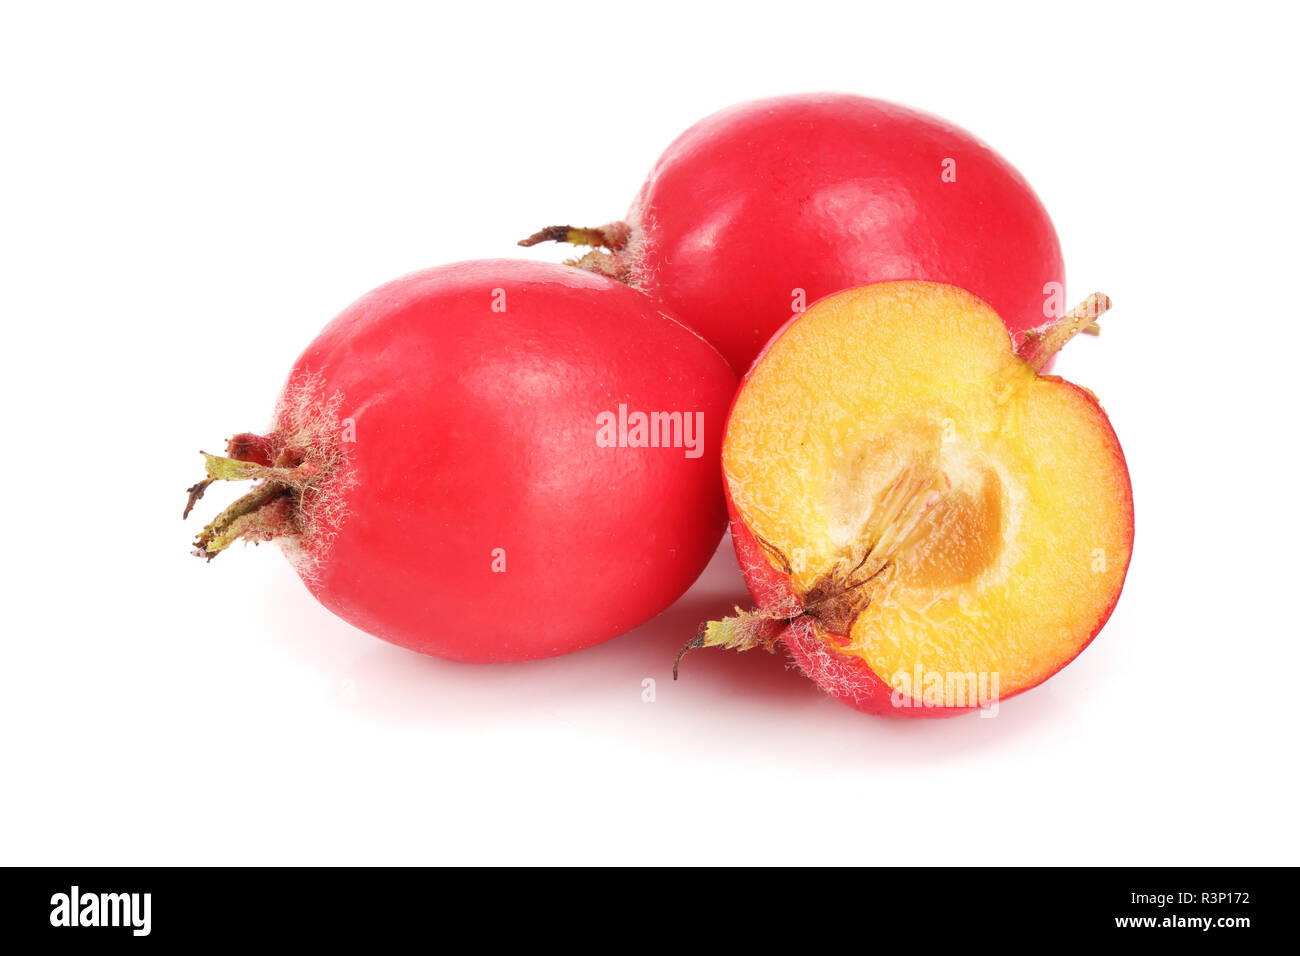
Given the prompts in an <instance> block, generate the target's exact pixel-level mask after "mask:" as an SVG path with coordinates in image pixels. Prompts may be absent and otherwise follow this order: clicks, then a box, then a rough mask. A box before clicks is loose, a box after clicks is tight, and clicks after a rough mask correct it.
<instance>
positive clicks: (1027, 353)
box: [1018, 292, 1111, 372]
mask: <svg viewBox="0 0 1300 956" xmlns="http://www.w3.org/2000/svg"><path fill="white" fill-rule="evenodd" d="M1110 305H1111V303H1110V296H1108V295H1106V294H1105V293H1102V292H1094V293H1093V294H1092V295H1090V296H1088V298H1086V299H1084V300H1083V302H1081V303H1080V304H1079V305H1076V306H1075V307H1074V308H1073V309H1071V310H1070V311H1069V312H1067V313H1065V315H1063V316H1061V317H1060V318H1059V319H1054V320H1052V321H1051V322H1048V323H1047V324H1046V325H1041V326H1039V327H1038V328H1036V329H1030V330H1029V331H1028V332H1026V333H1025V339H1024V341H1023V342H1022V343H1021V345H1020V349H1019V352H1018V354H1019V355H1020V358H1021V359H1023V360H1024V361H1025V362H1026V363H1027V364H1028V365H1029V367H1030V368H1032V369H1033V370H1034V371H1035V372H1038V371H1040V370H1041V369H1042V367H1043V366H1044V365H1046V364H1047V363H1048V362H1049V361H1050V360H1051V358H1052V356H1053V355H1055V354H1056V353H1057V352H1059V351H1061V349H1063V348H1064V347H1065V345H1066V343H1067V342H1069V341H1070V339H1072V338H1074V337H1075V336H1076V335H1078V334H1079V333H1080V332H1086V333H1088V334H1089V335H1096V334H1097V332H1098V331H1099V330H1100V327H1099V326H1097V324H1096V322H1097V318H1098V317H1099V316H1100V315H1102V314H1103V313H1104V312H1106V311H1107V310H1108V309H1110Z"/></svg>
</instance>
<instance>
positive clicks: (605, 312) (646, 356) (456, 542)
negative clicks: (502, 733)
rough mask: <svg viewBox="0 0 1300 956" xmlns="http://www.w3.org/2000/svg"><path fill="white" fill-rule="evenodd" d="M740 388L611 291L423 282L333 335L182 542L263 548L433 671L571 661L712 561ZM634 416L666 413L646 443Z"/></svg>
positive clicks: (676, 330)
mask: <svg viewBox="0 0 1300 956" xmlns="http://www.w3.org/2000/svg"><path fill="white" fill-rule="evenodd" d="M734 389H735V378H734V376H733V375H732V373H731V371H730V369H729V368H728V367H727V363H726V362H725V361H724V360H723V358H722V357H721V356H720V355H719V354H718V352H717V351H716V350H715V349H714V348H713V347H712V346H710V345H709V344H708V343H707V342H706V341H705V340H704V339H702V338H701V337H700V336H699V335H697V334H696V333H695V332H693V331H692V330H690V329H689V328H687V327H686V326H684V325H682V324H681V323H679V322H678V321H676V320H675V319H673V318H671V317H669V316H668V315H666V314H664V312H662V311H661V310H660V308H659V307H658V306H657V305H656V303H654V302H653V301H652V300H650V299H648V298H647V297H645V296H643V295H641V294H640V293H639V292H636V291H634V290H632V289H629V288H628V287H626V286H625V285H622V284H621V283H618V282H615V281H613V280H611V279H608V278H604V277H601V276H596V275H592V274H590V273H587V272H583V271H581V270H578V269H573V268H569V267H566V266H558V265H549V264H545V263H535V262H519V261H509V260H489V261H478V262H462V263H456V264H453V265H448V266H442V267H439V268H435V269H430V270H427V271H424V272H417V273H414V274H412V275H408V276H405V277H404V278H401V279H398V280H396V281H394V282H390V283H389V284H387V285H385V286H382V287H380V288H378V289H376V290H374V291H373V292H371V293H369V294H368V295H366V296H364V297H363V298H361V299H360V300H359V301H358V302H356V303H355V304H354V305H352V306H350V307H349V308H348V309H346V310H344V311H343V312H342V313H341V314H340V315H339V316H338V317H337V318H336V319H334V320H333V321H332V322H331V323H330V324H329V325H328V326H326V328H325V329H324V331H322V332H321V334H320V335H319V336H317V338H316V339H315V341H313V342H312V343H311V344H310V345H309V346H308V347H307V349H306V351H304V352H303V354H302V355H301V356H300V357H299V359H298V361H297V362H296V363H295V364H294V367H293V371H292V372H291V374H290V377H289V382H288V384H287V386H286V388H285V391H284V394H283V396H282V398H281V401H280V403H279V407H278V409H277V412H276V415H275V419H274V422H273V424H272V426H271V428H270V429H269V430H268V432H267V434H266V435H262V436H258V435H250V434H241V435H237V436H236V437H235V439H232V442H231V445H230V448H229V450H228V454H227V456H208V477H207V479H205V481H203V482H200V483H199V484H198V485H196V486H195V488H194V489H191V503H190V504H191V507H192V506H193V504H194V502H195V501H196V500H197V499H198V497H199V496H201V495H202V493H203V491H204V490H205V489H206V488H207V486H208V485H209V484H211V483H212V482H213V481H215V480H218V479H251V480H255V481H257V482H258V484H256V485H255V486H254V488H253V490H252V491H251V492H250V493H249V494H248V495H246V496H245V497H244V498H243V499H240V501H238V502H236V503H235V505H232V506H231V507H230V508H228V509H227V510H226V512H224V513H223V514H222V515H221V516H220V517H219V518H218V519H216V520H215V521H214V522H213V523H212V524H210V525H209V526H208V527H207V528H206V529H205V530H204V532H203V533H202V534H201V535H200V536H199V538H198V541H197V542H196V546H197V549H198V552H199V553H200V554H201V555H203V556H205V557H208V558H211V557H213V556H215V554H217V553H219V552H220V551H221V550H222V549H224V548H225V547H226V546H228V545H229V544H230V543H232V542H233V541H235V540H240V539H242V540H252V541H255V542H256V541H267V540H276V541H278V542H279V543H281V544H282V545H283V546H284V548H285V551H286V553H287V554H288V555H289V557H290V558H291V560H292V561H293V563H294V565H295V567H296V568H297V570H298V571H299V574H300V575H301V577H302V578H303V580H304V582H305V583H306V584H307V586H308V588H309V589H310V590H311V592H312V593H313V594H314V595H315V596H316V598H317V599H318V600H319V601H320V602H321V603H322V604H323V605H325V606H326V607H327V608H329V609H330V610H331V611H333V612H334V613H335V614H337V615H339V616H340V617H342V618H343V619H345V620H347V621H349V622H351V623H352V624H354V625H356V626H357V627H359V628H361V629H362V630H365V631H367V632H369V633H371V634H373V635H375V636H377V637H381V638H383V639H385V640H388V641H391V642H393V643H395V644H400V645H402V646H404V647H408V648H411V649H412V650H416V651H419V652H421V653H424V654H431V655H434V656H437V657H444V658H449V659H453V660H460V661H472V662H493V661H511V660H526V659H532V658H540V657H549V656H553V655H558V654H564V653H567V652H570V651H575V650H578V649H580V648H583V647H588V646H590V645H593V644H596V643H599V642H601V641H604V640H608V639H609V638H612V637H615V636H617V635H619V634H622V633H624V632H625V631H627V630H629V629H631V628H633V627H636V626H637V625H639V624H641V623H643V622H644V621H646V620H648V619H649V618H651V617H653V616H654V615H655V614H657V613H658V612H659V611H661V610H663V609H664V608H665V607H667V606H668V605H669V604H671V603H672V602H673V601H674V600H676V598H677V597H678V596H679V595H681V594H682V592H684V591H685V590H686V589H687V588H688V587H689V586H690V584H691V583H692V582H693V581H694V580H695V578H696V577H697V576H698V575H699V573H700V571H701V570H702V569H703V568H704V565H705V564H706V563H707V561H708V559H709V557H710V556H711V555H712V553H713V551H714V549H715V548H716V546H717V544H718V541H719V540H720V538H721V535H722V531H723V528H724V525H725V507H724V503H723V497H722V493H721V479H720V475H719V473H718V454H719V444H720V436H721V431H722V424H723V420H724V418H725V416H726V412H727V407H728V404H729V402H730V400H731V397H732V394H733V392H734ZM638 413H644V414H646V415H647V416H649V415H650V414H651V413H658V415H659V416H660V417H658V418H657V419H651V421H652V422H653V423H655V424H654V425H652V428H651V432H650V433H647V431H646V429H645V428H644V427H641V428H638V425H639V424H640V423H641V420H640V419H638V418H637V415H638ZM655 429H658V430H655ZM674 440H675V442H674ZM656 444H657V445H658V447H654V445H656Z"/></svg>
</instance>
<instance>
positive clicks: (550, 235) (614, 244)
mask: <svg viewBox="0 0 1300 956" xmlns="http://www.w3.org/2000/svg"><path fill="white" fill-rule="evenodd" d="M631 237H632V230H631V229H629V228H628V225H627V223H625V222H610V223H606V224H605V225H603V226H597V227H595V228H591V227H582V228H579V227H576V226H547V227H546V228H545V229H540V230H538V231H537V232H535V233H533V234H532V235H531V236H529V237H528V238H527V239H520V240H519V245H521V246H524V247H525V248H527V247H529V246H535V245H537V244H539V243H542V242H567V243H569V244H570V245H573V246H591V247H592V248H593V249H608V250H609V251H610V252H621V251H622V250H623V249H626V248H627V244H628V241H629V240H630V239H631Z"/></svg>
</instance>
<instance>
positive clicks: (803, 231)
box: [524, 93, 1066, 373]
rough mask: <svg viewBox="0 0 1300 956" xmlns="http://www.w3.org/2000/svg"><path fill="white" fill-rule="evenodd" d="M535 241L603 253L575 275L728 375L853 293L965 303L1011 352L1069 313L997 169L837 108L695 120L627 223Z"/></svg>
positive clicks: (976, 145)
mask: <svg viewBox="0 0 1300 956" xmlns="http://www.w3.org/2000/svg"><path fill="white" fill-rule="evenodd" d="M546 239H560V240H566V241H570V242H575V243H579V244H585V245H598V246H599V245H603V246H604V247H605V248H604V249H597V250H596V251H594V252H592V253H589V254H588V255H587V256H585V257H584V258H583V259H582V260H580V261H579V263H578V264H580V265H582V266H584V267H585V268H589V269H592V270H594V271H600V272H604V273H606V274H609V275H613V276H615V277H617V278H620V279H623V280H624V281H627V282H630V283H631V284H632V285H634V286H636V287H638V288H640V289H642V290H643V291H644V292H646V293H647V294H649V295H652V296H654V297H656V298H658V299H659V300H660V301H662V302H663V303H664V304H665V306H666V307H667V308H668V309H669V311H671V312H672V313H673V314H674V315H676V316H678V317H679V318H681V320H682V321H683V322H686V323H688V324H689V325H691V326H692V327H693V328H696V329H698V330H699V331H700V332H701V333H702V334H703V335H705V336H706V337H708V338H709V340H710V341H712V342H713V343H714V344H715V345H717V346H718V349H719V350H720V351H721V352H722V353H723V355H725V356H726V357H727V360H728V361H730V362H731V364H732V367H733V368H734V369H736V371H737V372H738V373H743V372H744V371H745V370H746V369H747V368H748V367H749V364H750V362H751V361H752V360H753V358H754V356H755V355H757V354H758V351H759V349H760V348H762V346H763V345H764V344H765V343H766V342H767V341H768V339H769V338H770V337H771V335H772V333H773V332H775V331H776V329H777V328H779V327H780V326H781V325H782V324H783V323H784V322H785V320H786V319H787V318H789V316H790V314H791V312H795V311H800V310H801V309H802V308H803V307H804V306H806V305H811V304H812V302H813V301H815V300H817V299H820V298H822V297H824V296H826V295H829V294H831V293H833V292H838V291H839V290H841V289H846V288H851V287H853V286H859V285H865V284H867V283H872V282H880V281H884V280H890V279H925V280H930V281H934V282H943V283H948V284H951V285H956V286H960V287H962V288H965V289H968V290H969V291H971V292H973V293H975V294H976V295H978V296H979V297H980V298H982V299H984V300H985V301H986V302H988V303H989V304H990V305H991V306H993V308H994V309H996V310H997V312H998V313H999V314H1000V315H1001V316H1002V318H1003V320H1004V321H1005V322H1006V324H1007V326H1008V328H1009V329H1010V331H1011V332H1012V335H1013V337H1014V338H1015V341H1016V343H1017V344H1019V341H1020V336H1021V334H1022V333H1023V332H1024V331H1025V330H1026V329H1031V328H1036V327H1038V326H1041V325H1043V324H1045V323H1046V322H1047V321H1049V320H1050V319H1052V318H1054V317H1055V316H1056V315H1059V314H1060V312H1063V311H1064V308H1058V307H1063V306H1064V305H1065V304H1066V303H1065V301H1064V292H1065V290H1064V281H1065V268H1064V265H1063V263H1062V260H1061V250H1060V245H1059V243H1058V242H1057V238H1056V231H1055V230H1054V228H1053V227H1052V222H1051V220H1050V219H1049V218H1048V215H1047V212H1046V210H1045V209H1044V208H1043V206H1042V204H1041V203H1040V202H1039V200H1038V197H1037V196H1035V195H1034V192H1033V190H1032V189H1031V188H1030V187H1029V184H1028V183H1027V182H1026V181H1025V180H1024V178H1023V177H1022V176H1021V175H1020V174H1019V173H1018V172H1017V171H1016V170H1015V169H1014V168H1013V167H1012V166H1011V165H1010V164H1009V163H1008V162H1007V161H1006V160H1005V159H1003V158H1002V157H1001V156H999V155H998V154H997V153H995V152H993V151H992V150H991V149H989V148H988V147H987V146H986V145H985V144H984V143H982V142H980V141H979V140H978V139H976V138H975V137H973V136H971V135H970V134H969V133H967V132H965V131H964V130H961V129H959V128H958V127H956V126H953V125H952V124H950V123H948V122H946V121H944V120H941V119H939V118H937V117H934V116H931V115H929V114H926V113H921V112H918V111H916V110H912V109H908V108H906V107H902V106H898V105H896V104H892V103H886V102H883V101H881V100H873V99H867V98H865V97H860V96H852V95H847V94H828V93H821V94H807V95H798V96H786V97H779V98H775V99H767V100H757V101H754V102H750V103H743V104H740V105H738V106H733V107H731V108H729V109H726V110H723V111H722V112H720V113H716V114H714V115H713V116H710V117H707V118H706V119H704V120H702V121H700V122H699V123H697V124H696V125H695V126H693V127H691V128H690V129H689V130H687V131H686V132H685V133H683V134H682V135H681V136H680V137H678V139H677V140H676V141H675V142H674V143H673V144H672V145H671V146H669V147H668V149H667V150H666V151H665V152H664V154H663V156H661V157H660V158H659V161H658V162H657V163H656V164H655V166H654V169H653V170H651V172H650V175H649V177H648V179H647V180H646V182H645V184H644V185H643V186H642V187H641V190H640V192H639V193H638V194H637V196H636V199H635V200H634V201H633V203H632V207H631V209H630V211H629V212H628V215H627V218H626V219H625V220H624V221H622V222H616V223H611V224H609V225H608V226H604V227H601V228H600V229H571V228H570V227H552V228H551V229H549V230H543V231H542V232H539V233H537V234H536V235H535V236H533V237H531V238H530V239H526V240H524V244H526V245H531V244H533V243H535V242H540V241H543V240H546ZM1053 310H1056V311H1053Z"/></svg>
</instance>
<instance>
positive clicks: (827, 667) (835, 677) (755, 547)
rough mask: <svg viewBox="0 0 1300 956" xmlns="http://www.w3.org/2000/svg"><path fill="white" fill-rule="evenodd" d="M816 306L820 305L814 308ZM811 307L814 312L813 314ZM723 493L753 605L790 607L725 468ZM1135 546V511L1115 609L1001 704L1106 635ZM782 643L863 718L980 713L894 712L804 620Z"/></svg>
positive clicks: (866, 677) (918, 707) (878, 684)
mask: <svg viewBox="0 0 1300 956" xmlns="http://www.w3.org/2000/svg"><path fill="white" fill-rule="evenodd" d="M814 304H815V303H814ZM811 308H812V306H809V309H811ZM801 315H802V313H801V314H800V315H794V316H791V317H790V319H789V320H788V321H787V322H786V323H785V324H784V325H783V326H781V328H779V329H778V330H777V331H776V333H775V334H774V335H773V336H772V338H771V339H770V340H769V341H768V343H767V345H765V346H764V347H763V350H762V351H761V352H759V353H758V357H757V358H755V359H754V363H753V365H751V366H750V367H749V371H747V372H746V373H745V375H744V377H743V378H742V379H741V381H740V387H739V388H738V389H737V390H736V398H734V399H732V402H731V409H730V410H728V412H727V427H730V424H731V416H732V414H733V413H734V412H735V409H736V401H737V400H738V399H739V397H740V393H741V392H743V391H744V389H745V386H746V385H747V384H748V383H749V376H750V375H751V374H752V373H753V370H754V369H755V368H756V367H757V366H758V364H759V363H760V362H761V361H763V358H764V357H765V356H766V355H767V353H768V351H769V350H770V349H771V348H772V346H773V345H774V344H775V343H776V341H777V340H778V339H779V338H780V337H781V336H782V335H784V334H785V331H786V330H787V329H788V328H790V326H791V325H793V324H794V323H795V322H796V321H798V319H799V318H800V317H801ZM1040 377H1041V378H1044V379H1047V380H1048V381H1053V382H1060V383H1061V384H1062V385H1068V386H1069V387H1070V388H1073V389H1075V390H1076V391H1077V392H1079V393H1080V394H1082V395H1084V396H1086V397H1087V399H1088V401H1089V402H1091V403H1092V405H1093V406H1094V407H1095V408H1096V409H1097V414H1098V415H1100V416H1101V417H1102V418H1103V419H1104V418H1106V413H1105V411H1104V410H1103V409H1102V407H1101V403H1100V402H1098V401H1097V397H1096V396H1095V395H1093V394H1092V392H1090V391H1088V390H1087V389H1086V388H1082V387H1080V386H1078V385H1075V384H1074V383H1073V382H1067V381H1066V380H1065V379H1063V378H1060V377H1059V376H1056V375H1043V376H1040ZM722 441H723V446H724V447H725V446H726V441H727V428H726V427H724V429H723V433H722ZM1114 451H1115V454H1116V455H1117V456H1118V457H1119V459H1120V462H1121V463H1122V464H1123V465H1124V475H1125V477H1126V478H1127V477H1128V462H1127V461H1126V460H1125V459H1124V450H1123V449H1122V448H1121V447H1120V445H1119V443H1118V442H1116V443H1115V445H1114ZM722 487H723V492H724V493H725V495H726V498H727V517H728V519H729V520H730V522H731V543H732V546H733V547H734V548H735V550H736V560H737V561H738V562H739V564H740V571H741V574H743V575H744V577H745V586H746V587H747V588H748V589H749V593H750V594H751V595H752V596H753V598H754V601H755V602H756V603H757V604H758V606H759V607H768V606H770V605H773V604H776V603H778V602H788V601H789V600H790V599H791V597H793V596H794V588H793V587H792V585H791V583H790V579H789V578H788V577H786V575H784V574H782V573H781V572H780V571H778V570H776V568H774V567H772V565H771V564H770V563H769V562H768V559H767V555H766V554H765V553H764V551H763V549H762V547H760V545H759V543H758V541H757V539H755V537H754V535H753V533H752V532H751V531H750V530H749V528H748V527H747V526H746V524H745V522H744V521H743V520H742V519H741V517H740V511H739V510H738V509H737V508H736V505H735V502H734V501H732V499H731V486H730V484H728V482H727V474H726V469H725V467H724V468H723V473H722ZM1132 497H1133V487H1132V483H1131V481H1130V484H1129V500H1130V501H1131V500H1132ZM1133 540H1134V522H1133V509H1132V508H1130V509H1129V515H1128V560H1126V561H1125V562H1124V573H1123V574H1122V575H1121V576H1120V587H1119V590H1117V591H1116V592H1115V600H1114V601H1112V602H1111V604H1110V606H1109V607H1108V608H1106V609H1105V611H1103V612H1102V614H1101V616H1100V617H1099V618H1098V619H1097V623H1096V624H1095V625H1094V626H1093V629H1092V633H1090V634H1089V635H1088V639H1087V640H1086V641H1084V642H1083V643H1082V644H1081V645H1080V646H1079V649H1078V650H1077V651H1076V652H1075V653H1074V655H1073V656H1071V657H1070V658H1069V660H1066V661H1063V662H1062V663H1061V666H1060V667H1058V668H1056V670H1054V671H1052V672H1051V673H1050V674H1047V675H1045V676H1044V677H1043V678H1042V679H1041V680H1038V681H1035V682H1034V683H1032V684H1028V685H1026V686H1024V687H1021V688H1020V689H1019V690H1017V691H1014V692H1013V693H1010V694H1007V695H1005V696H1000V697H999V698H998V703H1001V702H1002V701H1004V700H1009V699H1010V698H1012V697H1015V696H1017V695H1018V694H1023V693H1024V692H1025V691H1027V690H1032V689H1033V688H1034V687H1037V686H1038V685H1039V684H1041V683H1042V682H1043V681H1045V680H1047V679H1048V678H1049V677H1051V676H1053V675H1054V674H1056V673H1057V672H1059V671H1060V670H1061V669H1062V668H1064V667H1065V666H1066V665H1068V664H1069V663H1070V662H1071V661H1073V660H1074V659H1075V658H1076V657H1078V656H1079V655H1080V654H1082V653H1083V651H1084V649H1085V648H1087V646H1088V645H1089V644H1091V643H1092V642H1093V640H1094V639H1096V637H1097V635H1098V634H1100V633H1101V629H1102V628H1103V627H1105V626H1106V622H1107V621H1108V620H1110V616H1111V614H1112V613H1113V612H1114V610H1115V605H1116V604H1118V603H1119V595H1120V594H1121V593H1122V592H1123V589H1124V581H1125V579H1126V578H1127V577H1128V569H1129V565H1130V563H1131V562H1132V557H1133ZM780 641H781V642H782V643H783V644H784V645H785V646H786V648H787V649H788V650H789V651H790V656H791V657H792V658H794V662H795V663H796V664H797V665H799V670H801V671H802V672H803V673H804V675H805V676H806V677H808V678H809V679H810V680H812V681H813V682H814V683H816V684H817V686H819V687H820V688H821V689H822V690H823V691H825V692H826V693H827V694H828V695H829V696H831V697H834V698H835V699H836V700H838V701H840V702H842V703H845V704H848V705H849V706H850V707H852V708H853V709H854V710H860V711H862V712H864V713H868V714H875V715H877V716H880V717H894V718H907V717H925V718H933V717H955V716H957V715H958V714H964V713H968V712H970V711H974V710H979V708H978V707H925V706H922V702H920V701H917V700H915V699H914V698H912V699H910V700H909V703H910V704H911V706H904V705H901V704H900V706H897V707H895V706H894V705H893V703H892V698H893V695H894V693H895V691H894V688H892V687H890V686H889V684H887V683H886V682H885V681H884V680H883V679H882V678H881V677H880V676H879V675H878V674H877V673H876V672H875V671H873V670H872V669H871V668H870V667H868V666H867V664H866V662H865V661H863V660H862V659H861V658H860V657H856V656H853V655H850V654H844V653H842V652H840V651H839V650H837V649H836V648H835V647H834V646H833V645H831V644H830V643H828V642H827V641H825V640H823V639H822V638H820V637H818V636H817V635H816V632H815V631H814V629H813V627H812V622H811V620H810V619H809V618H806V617H805V618H799V619H798V620H796V621H793V622H791V623H790V624H787V625H786V627H785V628H784V629H783V630H782V632H781V636H780Z"/></svg>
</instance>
